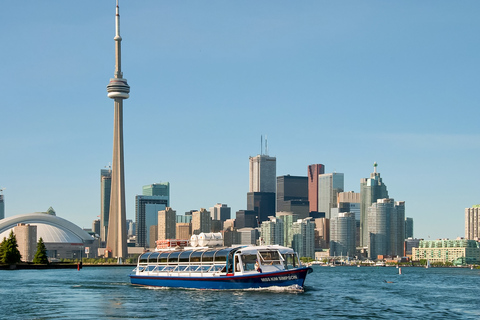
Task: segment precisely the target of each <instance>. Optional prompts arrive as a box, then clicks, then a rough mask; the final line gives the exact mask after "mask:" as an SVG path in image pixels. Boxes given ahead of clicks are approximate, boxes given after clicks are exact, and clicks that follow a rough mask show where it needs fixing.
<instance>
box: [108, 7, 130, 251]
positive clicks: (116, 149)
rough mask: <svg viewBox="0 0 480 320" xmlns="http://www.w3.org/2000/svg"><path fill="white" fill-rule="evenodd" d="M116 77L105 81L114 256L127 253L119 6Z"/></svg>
mask: <svg viewBox="0 0 480 320" xmlns="http://www.w3.org/2000/svg"><path fill="white" fill-rule="evenodd" d="M114 40H115V75H114V76H115V77H114V78H111V79H110V83H109V84H108V85H107V92H108V97H109V98H111V99H114V109H115V111H114V120H113V123H114V125H113V161H112V184H111V197H110V212H109V221H108V226H109V230H108V235H107V250H108V251H109V252H110V253H111V255H112V256H113V257H118V258H126V257H127V231H126V210H125V175H124V164H123V99H128V97H129V92H130V86H129V85H128V84H127V80H126V79H124V78H123V73H122V69H121V42H122V37H120V10H119V7H118V0H117V8H116V15H115V38H114Z"/></svg>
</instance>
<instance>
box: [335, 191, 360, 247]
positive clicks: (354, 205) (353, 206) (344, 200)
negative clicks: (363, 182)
mask: <svg viewBox="0 0 480 320" xmlns="http://www.w3.org/2000/svg"><path fill="white" fill-rule="evenodd" d="M337 200H338V212H353V213H354V214H355V246H356V247H359V246H360V216H361V215H360V207H361V206H360V193H356V192H353V191H350V192H340V193H339V194H338V199H337Z"/></svg>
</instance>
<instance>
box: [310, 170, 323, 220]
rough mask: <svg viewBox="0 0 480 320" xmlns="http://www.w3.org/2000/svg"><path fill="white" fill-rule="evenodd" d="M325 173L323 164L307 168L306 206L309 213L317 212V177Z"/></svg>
mask: <svg viewBox="0 0 480 320" xmlns="http://www.w3.org/2000/svg"><path fill="white" fill-rule="evenodd" d="M324 173H325V166H324V165H323V164H311V165H309V166H308V204H309V207H310V212H318V176H319V175H321V174H324Z"/></svg>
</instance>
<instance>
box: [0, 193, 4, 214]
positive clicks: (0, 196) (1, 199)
mask: <svg viewBox="0 0 480 320" xmlns="http://www.w3.org/2000/svg"><path fill="white" fill-rule="evenodd" d="M1 191H3V189H0V192H1ZM2 219H5V199H4V197H3V194H2V193H0V220H2Z"/></svg>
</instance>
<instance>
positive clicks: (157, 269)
mask: <svg viewBox="0 0 480 320" xmlns="http://www.w3.org/2000/svg"><path fill="white" fill-rule="evenodd" d="M163 268H164V266H157V267H156V268H155V269H153V271H154V272H160V271H162V270H163Z"/></svg>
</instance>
